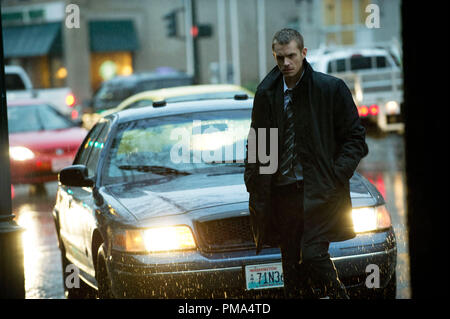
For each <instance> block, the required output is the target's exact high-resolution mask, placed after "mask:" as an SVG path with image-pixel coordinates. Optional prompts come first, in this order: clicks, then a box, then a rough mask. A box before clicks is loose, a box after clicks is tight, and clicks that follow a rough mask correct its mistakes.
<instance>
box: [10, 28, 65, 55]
mask: <svg viewBox="0 0 450 319" xmlns="http://www.w3.org/2000/svg"><path fill="white" fill-rule="evenodd" d="M61 42H62V40H61V22H54V23H45V24H33V25H21V26H6V27H3V45H4V50H5V51H4V55H5V58H19V57H34V56H43V55H48V54H50V53H54V54H60V53H61V46H62V43H61Z"/></svg>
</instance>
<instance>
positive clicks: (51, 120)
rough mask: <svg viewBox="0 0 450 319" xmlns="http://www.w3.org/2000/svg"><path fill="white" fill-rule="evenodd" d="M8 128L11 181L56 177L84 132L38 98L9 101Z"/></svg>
mask: <svg viewBox="0 0 450 319" xmlns="http://www.w3.org/2000/svg"><path fill="white" fill-rule="evenodd" d="M8 130H9V159H10V165H11V183H12V184H35V185H43V183H45V182H49V181H56V180H57V175H58V172H59V171H60V170H61V169H62V168H64V167H66V166H69V165H71V164H72V161H73V159H74V157H75V154H76V152H77V150H78V147H79V146H80V145H81V143H82V142H83V139H84V137H85V136H86V134H87V131H86V130H85V129H83V128H80V127H78V126H77V124H76V123H74V122H72V121H71V120H69V119H68V118H66V117H65V116H64V115H62V114H61V113H59V112H58V111H57V110H56V109H55V108H54V107H52V106H51V105H50V104H48V103H46V102H44V101H40V100H21V101H10V102H8Z"/></svg>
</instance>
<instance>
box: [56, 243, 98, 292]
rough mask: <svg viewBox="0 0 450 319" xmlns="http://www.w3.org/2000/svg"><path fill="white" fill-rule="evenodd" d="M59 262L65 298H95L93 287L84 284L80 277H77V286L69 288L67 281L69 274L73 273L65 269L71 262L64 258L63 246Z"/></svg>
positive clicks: (69, 279)
mask: <svg viewBox="0 0 450 319" xmlns="http://www.w3.org/2000/svg"><path fill="white" fill-rule="evenodd" d="M61 263H62V273H63V285H64V295H65V297H66V298H67V299H93V298H96V291H95V289H94V288H92V287H91V286H89V285H88V284H86V283H85V282H84V281H83V280H82V279H81V278H78V282H79V287H73V288H69V287H68V285H67V281H69V282H70V281H71V278H69V276H71V275H72V276H73V273H72V272H70V271H67V269H68V268H67V266H69V265H70V264H71V262H70V261H69V260H68V259H67V258H66V256H65V252H64V248H63V249H61Z"/></svg>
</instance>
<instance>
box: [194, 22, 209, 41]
mask: <svg viewBox="0 0 450 319" xmlns="http://www.w3.org/2000/svg"><path fill="white" fill-rule="evenodd" d="M191 35H192V36H193V37H194V38H208V37H211V36H212V26H211V24H199V25H194V26H192V28H191Z"/></svg>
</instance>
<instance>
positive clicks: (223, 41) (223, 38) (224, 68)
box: [217, 0, 228, 83]
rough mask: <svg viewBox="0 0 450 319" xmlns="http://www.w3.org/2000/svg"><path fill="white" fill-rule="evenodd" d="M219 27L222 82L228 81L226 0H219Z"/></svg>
mask: <svg viewBox="0 0 450 319" xmlns="http://www.w3.org/2000/svg"><path fill="white" fill-rule="evenodd" d="M217 29H218V38H219V73H220V77H219V78H220V83H227V82H228V63H227V60H228V59H227V31H226V30H227V29H226V18H225V0H217Z"/></svg>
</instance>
